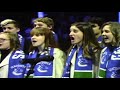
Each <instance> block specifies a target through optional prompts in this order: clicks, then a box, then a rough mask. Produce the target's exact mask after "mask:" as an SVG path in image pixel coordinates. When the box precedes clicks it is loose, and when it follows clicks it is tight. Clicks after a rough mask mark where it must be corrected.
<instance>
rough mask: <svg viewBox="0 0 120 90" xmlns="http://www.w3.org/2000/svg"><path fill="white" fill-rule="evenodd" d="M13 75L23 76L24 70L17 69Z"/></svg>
mask: <svg viewBox="0 0 120 90" xmlns="http://www.w3.org/2000/svg"><path fill="white" fill-rule="evenodd" d="M12 73H13V75H16V76H18V75H22V69H20V68H15V69H14V70H13V72H12Z"/></svg>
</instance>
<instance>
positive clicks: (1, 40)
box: [0, 38, 9, 42]
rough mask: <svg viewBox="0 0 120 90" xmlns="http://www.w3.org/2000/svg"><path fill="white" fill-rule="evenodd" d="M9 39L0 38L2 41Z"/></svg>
mask: <svg viewBox="0 0 120 90" xmlns="http://www.w3.org/2000/svg"><path fill="white" fill-rule="evenodd" d="M7 40H9V39H4V38H0V42H4V41H7Z"/></svg>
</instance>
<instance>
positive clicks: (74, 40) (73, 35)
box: [69, 26, 83, 44]
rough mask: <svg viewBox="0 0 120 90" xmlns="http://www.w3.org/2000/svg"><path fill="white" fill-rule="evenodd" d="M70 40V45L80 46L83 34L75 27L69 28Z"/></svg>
mask: <svg viewBox="0 0 120 90" xmlns="http://www.w3.org/2000/svg"><path fill="white" fill-rule="evenodd" d="M69 36H70V39H71V44H82V40H83V32H81V31H80V30H79V29H78V28H77V27H76V26H71V27H70V34H69Z"/></svg>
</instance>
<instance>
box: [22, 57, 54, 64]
mask: <svg viewBox="0 0 120 90" xmlns="http://www.w3.org/2000/svg"><path fill="white" fill-rule="evenodd" d="M53 59H54V57H53V56H50V55H48V56H45V57H42V58H32V59H22V60H21V61H20V63H21V64H26V63H30V64H37V63H38V62H40V61H47V62H50V61H53Z"/></svg>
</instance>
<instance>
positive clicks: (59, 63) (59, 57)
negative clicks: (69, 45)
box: [54, 48, 66, 78]
mask: <svg viewBox="0 0 120 90" xmlns="http://www.w3.org/2000/svg"><path fill="white" fill-rule="evenodd" d="M54 60H55V61H54V62H55V64H54V65H55V69H54V70H55V78H61V77H62V74H63V70H64V64H65V60H66V55H65V53H64V52H63V51H61V50H60V49H57V48H55V51H54Z"/></svg>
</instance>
